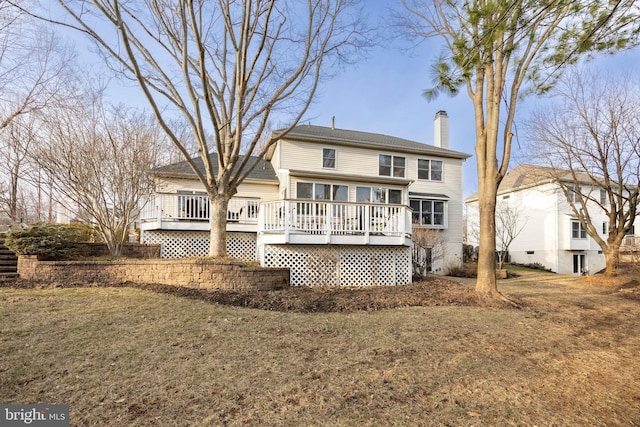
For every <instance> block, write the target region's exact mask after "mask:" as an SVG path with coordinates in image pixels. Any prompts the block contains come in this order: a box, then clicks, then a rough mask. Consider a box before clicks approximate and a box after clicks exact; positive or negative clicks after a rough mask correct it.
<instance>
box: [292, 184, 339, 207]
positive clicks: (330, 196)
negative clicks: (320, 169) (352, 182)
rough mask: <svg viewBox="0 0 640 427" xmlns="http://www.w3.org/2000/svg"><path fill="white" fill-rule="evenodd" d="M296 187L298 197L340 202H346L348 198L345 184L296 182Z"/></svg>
mask: <svg viewBox="0 0 640 427" xmlns="http://www.w3.org/2000/svg"><path fill="white" fill-rule="evenodd" d="M296 188H297V198H298V199H310V200H334V201H340V202H346V201H347V200H348V199H349V187H348V186H346V185H336V184H322V183H311V182H298V183H297V184H296Z"/></svg>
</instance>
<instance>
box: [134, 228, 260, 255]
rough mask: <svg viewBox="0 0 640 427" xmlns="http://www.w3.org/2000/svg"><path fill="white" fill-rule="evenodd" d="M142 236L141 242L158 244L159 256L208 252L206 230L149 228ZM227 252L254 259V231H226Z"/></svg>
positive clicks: (203, 253) (204, 253) (206, 253)
mask: <svg viewBox="0 0 640 427" xmlns="http://www.w3.org/2000/svg"><path fill="white" fill-rule="evenodd" d="M142 238H143V240H144V241H143V242H142V243H155V244H159V245H160V257H161V258H188V257H196V256H207V255H208V254H209V232H208V231H166V230H150V231H145V232H144V234H143V237H142ZM227 254H228V255H229V256H230V257H231V258H238V259H242V260H246V261H255V260H256V235H255V233H239V232H227Z"/></svg>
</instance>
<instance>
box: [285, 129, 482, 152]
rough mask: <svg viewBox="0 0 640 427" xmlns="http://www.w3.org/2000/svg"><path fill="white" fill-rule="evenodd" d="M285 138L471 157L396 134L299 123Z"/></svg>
mask: <svg viewBox="0 0 640 427" xmlns="http://www.w3.org/2000/svg"><path fill="white" fill-rule="evenodd" d="M278 132H280V131H276V132H275V134H276V135H277V134H278ZM283 139H294V140H299V141H306V142H315V143H332V144H337V145H351V146H357V147H369V148H378V149H385V150H393V151H400V152H407V153H415V154H425V155H431V156H440V157H448V158H454V159H467V158H469V157H471V156H470V155H469V154H466V153H461V152H459V151H453V150H447V149H444V148H440V147H436V146H434V145H428V144H423V143H421V142H417V141H411V140H409V139H403V138H397V137H395V136H389V135H382V134H378V133H369V132H359V131H354V130H346V129H334V128H330V127H324V126H314V125H298V126H296V127H295V128H293V129H292V130H291V132H289V133H287V134H286V135H285V137H284V138H283Z"/></svg>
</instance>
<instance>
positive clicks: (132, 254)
mask: <svg viewBox="0 0 640 427" xmlns="http://www.w3.org/2000/svg"><path fill="white" fill-rule="evenodd" d="M74 245H75V246H77V247H78V248H79V249H80V253H81V254H82V256H83V257H102V256H109V255H111V253H110V252H109V248H108V247H107V244H106V243H75V244H74ZM121 255H122V256H124V257H127V258H160V245H153V244H140V243H125V244H124V245H122V254H121Z"/></svg>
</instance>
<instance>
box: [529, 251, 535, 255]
mask: <svg viewBox="0 0 640 427" xmlns="http://www.w3.org/2000/svg"><path fill="white" fill-rule="evenodd" d="M533 254H535V251H527V255H533Z"/></svg>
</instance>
